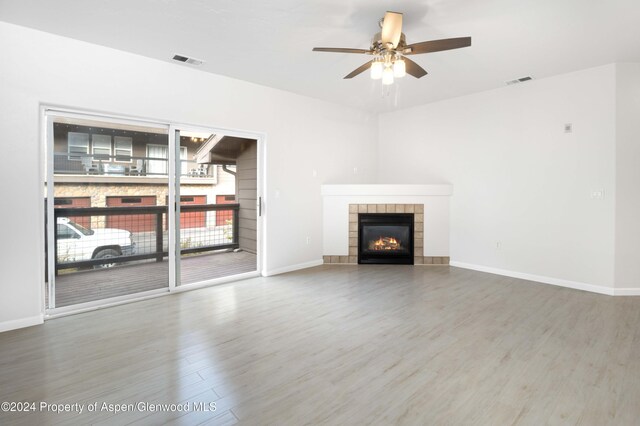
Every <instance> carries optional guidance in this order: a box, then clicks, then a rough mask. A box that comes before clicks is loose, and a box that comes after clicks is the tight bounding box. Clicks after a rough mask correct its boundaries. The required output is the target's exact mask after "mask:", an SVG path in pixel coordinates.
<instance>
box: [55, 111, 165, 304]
mask: <svg viewBox="0 0 640 426" xmlns="http://www.w3.org/2000/svg"><path fill="white" fill-rule="evenodd" d="M46 117H47V157H48V161H47V170H46V171H47V173H46V176H47V177H46V182H45V199H46V213H47V214H46V217H47V221H46V230H47V247H46V252H47V274H46V285H47V288H46V306H47V308H48V309H50V310H53V309H60V308H66V307H70V306H75V307H82V306H85V305H94V304H97V303H101V302H103V301H114V300H121V299H123V298H127V297H129V296H131V295H133V294H136V295H140V294H153V293H156V292H159V291H160V292H161V291H166V290H167V289H168V287H169V276H170V274H169V262H168V259H167V255H168V247H169V241H168V233H167V229H166V225H167V224H168V223H169V217H168V215H169V212H168V209H167V199H168V198H167V197H168V195H169V188H170V186H169V175H168V173H167V164H168V162H169V159H168V158H167V156H166V155H158V153H159V151H154V150H152V149H151V147H161V148H162V149H164V153H165V154H166V153H167V152H168V146H169V133H168V126H166V125H155V124H150V123H138V122H130V121H125V120H117V121H115V120H109V119H107V118H104V117H93V116H85V115H80V114H65V113H56V112H53V111H49V112H47V115H46ZM152 165H153V166H152Z"/></svg>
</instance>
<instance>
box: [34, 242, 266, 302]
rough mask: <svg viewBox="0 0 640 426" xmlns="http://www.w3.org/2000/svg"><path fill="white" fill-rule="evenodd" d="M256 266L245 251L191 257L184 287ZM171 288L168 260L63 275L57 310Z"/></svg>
mask: <svg viewBox="0 0 640 426" xmlns="http://www.w3.org/2000/svg"><path fill="white" fill-rule="evenodd" d="M256 265H257V263H256V255H255V254H251V253H247V252H244V251H242V252H238V253H233V252H231V253H227V252H225V253H207V254H201V255H197V256H188V257H184V258H183V259H182V262H181V274H180V278H181V280H180V281H181V283H182V284H192V283H196V282H200V281H204V280H210V279H214V278H222V277H228V276H230V275H237V274H242V273H245V272H251V271H255V270H256ZM168 286H169V263H168V261H166V260H165V261H163V262H153V261H151V262H145V263H138V264H134V265H123V266H118V267H114V268H108V269H97V270H90V271H81V272H75V273H70V274H64V275H59V276H58V277H57V278H56V307H58V308H59V307H63V306H70V305H75V304H78V303H85V302H91V301H94V300H102V299H106V298H110V297H117V296H124V295H128V294H134V293H140V292H143V291H149V290H155V289H159V288H166V287H168ZM45 293H46V291H45Z"/></svg>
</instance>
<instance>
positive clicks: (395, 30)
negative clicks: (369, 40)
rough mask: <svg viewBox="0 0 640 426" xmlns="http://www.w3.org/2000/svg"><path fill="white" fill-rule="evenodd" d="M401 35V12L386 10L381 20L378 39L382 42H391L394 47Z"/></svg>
mask: <svg viewBox="0 0 640 426" xmlns="http://www.w3.org/2000/svg"><path fill="white" fill-rule="evenodd" d="M401 35H402V13H397V12H387V13H385V14H384V19H383V20H382V31H381V34H380V39H381V41H382V43H383V44H387V43H391V44H392V45H393V48H394V49H395V48H396V46H398V43H399V42H400V36H401Z"/></svg>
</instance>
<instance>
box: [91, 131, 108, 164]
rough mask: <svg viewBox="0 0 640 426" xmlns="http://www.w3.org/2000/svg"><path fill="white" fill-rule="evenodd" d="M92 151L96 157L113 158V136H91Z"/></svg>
mask: <svg viewBox="0 0 640 426" xmlns="http://www.w3.org/2000/svg"><path fill="white" fill-rule="evenodd" d="M91 153H92V154H93V155H94V157H96V158H101V159H103V160H110V159H111V136H109V135H92V136H91Z"/></svg>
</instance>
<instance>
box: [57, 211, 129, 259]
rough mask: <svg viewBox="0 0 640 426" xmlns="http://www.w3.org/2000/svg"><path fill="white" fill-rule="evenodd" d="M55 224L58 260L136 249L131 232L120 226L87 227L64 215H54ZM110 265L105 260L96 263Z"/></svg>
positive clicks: (107, 255) (123, 253)
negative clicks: (117, 227)
mask: <svg viewBox="0 0 640 426" xmlns="http://www.w3.org/2000/svg"><path fill="white" fill-rule="evenodd" d="M56 225H57V227H56V242H57V247H56V248H57V252H58V253H57V254H58V256H57V257H58V263H67V262H77V261H80V260H90V259H107V258H111V257H118V256H128V255H132V254H135V252H136V245H135V243H134V242H133V239H132V236H131V232H129V231H126V230H124V229H112V228H102V229H101V228H98V229H87V228H85V227H84V226H82V225H79V224H77V223H75V222H72V221H70V220H69V219H68V218H66V217H60V218H58V220H57V223H56ZM113 265H114V263H106V264H102V265H96V267H103V268H104V267H110V266H113Z"/></svg>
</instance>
